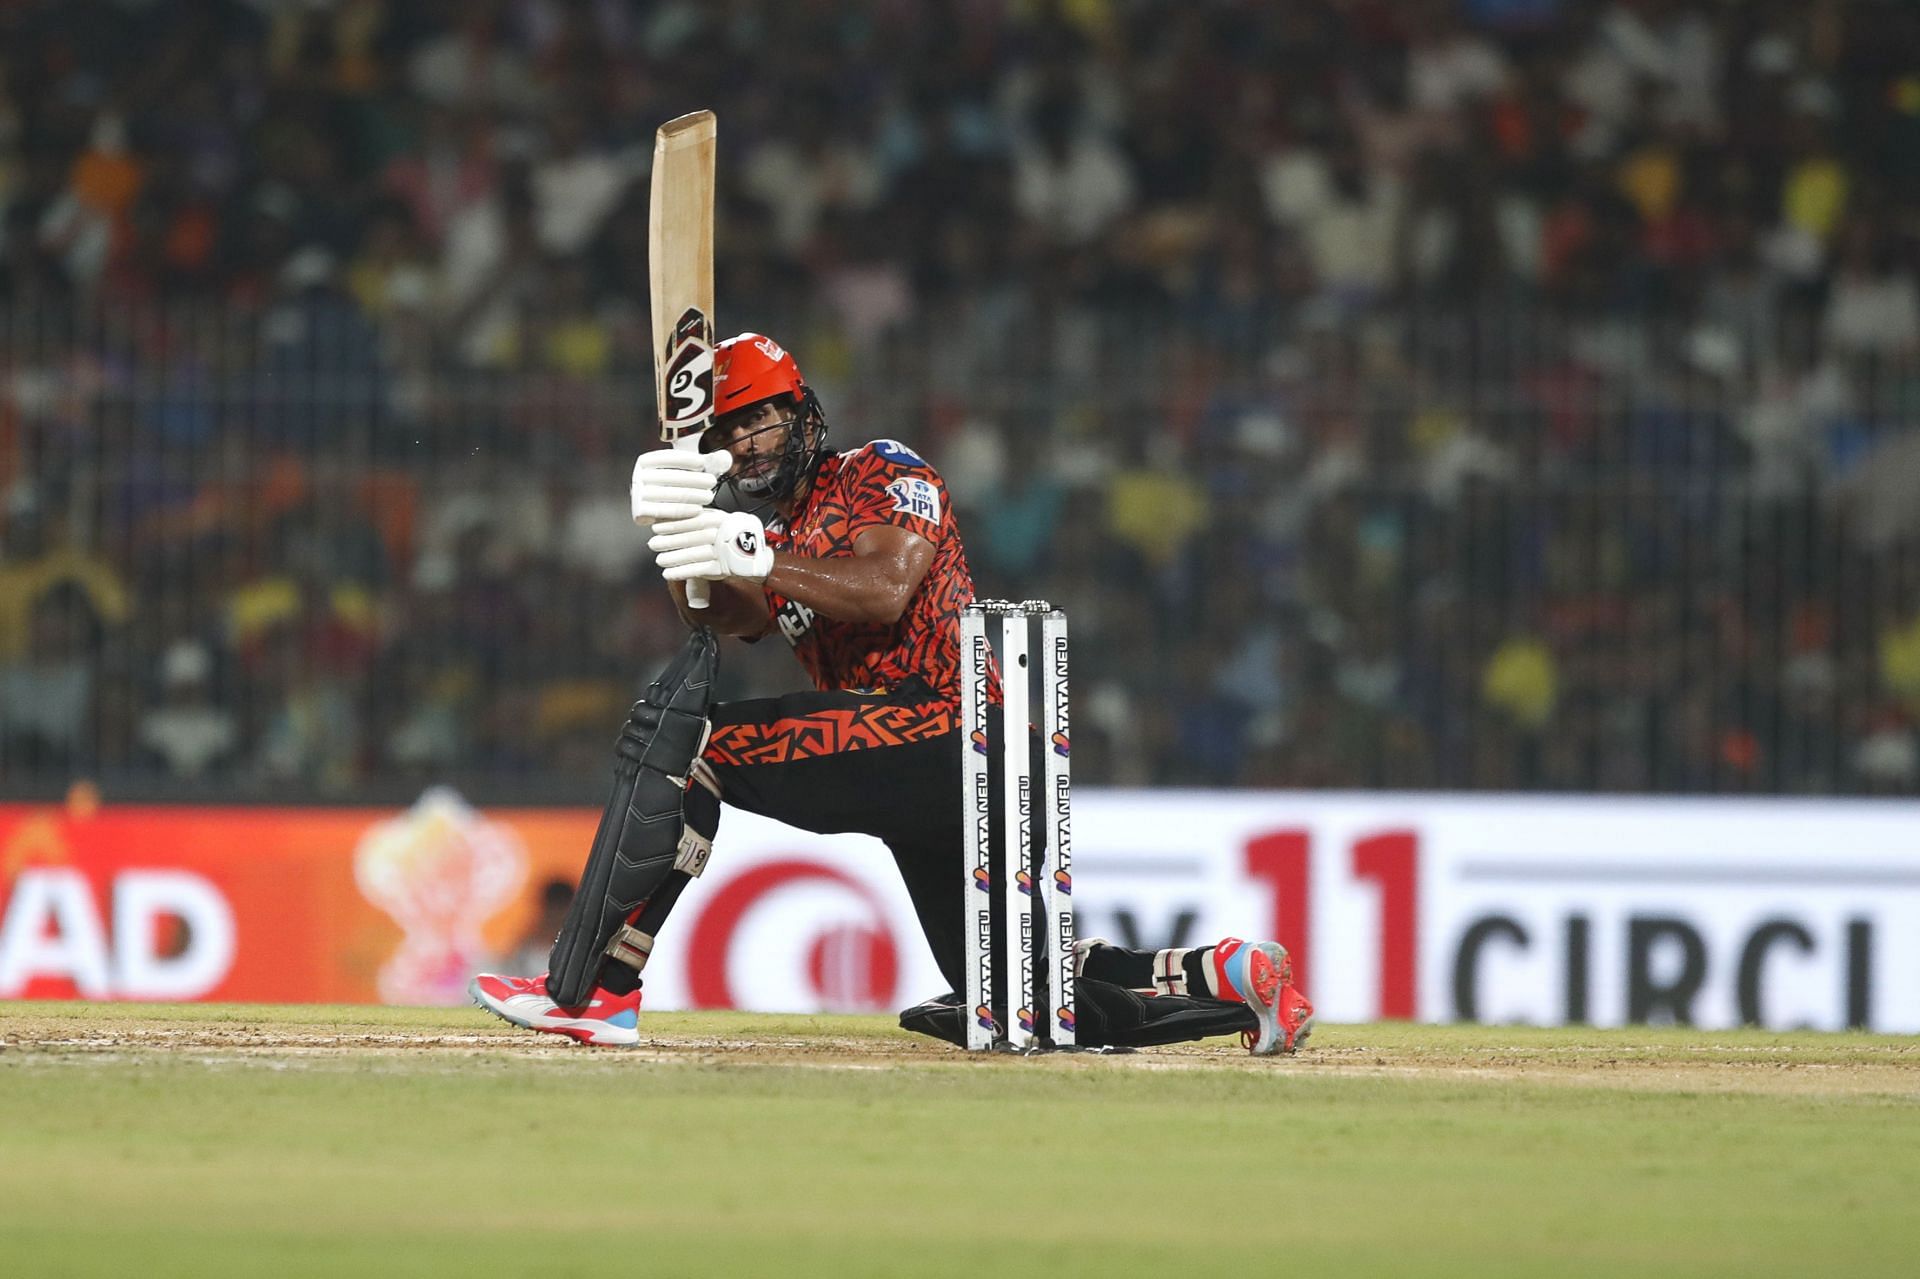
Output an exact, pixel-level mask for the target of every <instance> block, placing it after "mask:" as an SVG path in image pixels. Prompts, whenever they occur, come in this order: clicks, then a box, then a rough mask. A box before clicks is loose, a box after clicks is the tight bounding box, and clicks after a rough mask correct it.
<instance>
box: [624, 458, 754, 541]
mask: <svg viewBox="0 0 1920 1279" xmlns="http://www.w3.org/2000/svg"><path fill="white" fill-rule="evenodd" d="M732 465H733V458H732V457H731V456H730V455H728V454H726V453H695V452H694V451H693V450H691V449H654V450H653V451H652V452H650V453H642V454H641V455H640V460H639V461H637V462H635V463H634V464H633V522H634V523H635V524H639V525H642V526H644V525H648V524H657V523H662V522H664V521H668V520H684V519H690V518H692V517H693V516H695V515H698V514H700V512H702V511H704V510H706V509H707V507H708V506H709V505H710V504H711V503H712V501H713V490H714V488H715V486H717V485H718V484H719V483H720V477H721V476H723V475H725V474H726V473H727V470H728V468H729V467H731V466H732Z"/></svg>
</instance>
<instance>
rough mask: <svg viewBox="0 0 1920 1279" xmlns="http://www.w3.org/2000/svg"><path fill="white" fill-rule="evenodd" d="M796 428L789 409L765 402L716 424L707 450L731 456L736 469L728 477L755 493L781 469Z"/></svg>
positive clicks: (779, 404) (771, 402) (730, 471)
mask: <svg viewBox="0 0 1920 1279" xmlns="http://www.w3.org/2000/svg"><path fill="white" fill-rule="evenodd" d="M793 426H794V421H793V410H792V409H791V408H790V407H789V406H787V405H786V404H783V403H781V402H780V401H778V400H762V401H761V402H760V403H758V404H755V405H751V406H749V407H747V408H744V409H740V410H738V411H737V412H734V413H729V414H727V415H726V416H725V417H723V418H721V419H720V420H719V421H717V422H715V423H714V425H713V430H712V432H711V433H710V436H709V439H708V441H707V446H708V447H709V448H722V449H725V450H726V451H727V452H728V453H730V454H732V455H733V468H732V469H731V470H729V471H728V472H727V475H728V477H729V478H730V479H733V480H735V481H737V482H739V484H740V485H741V487H742V488H746V489H749V490H752V489H754V488H756V487H761V486H764V485H765V484H766V483H767V481H768V480H770V479H771V478H772V477H773V473H774V471H776V470H777V469H779V466H780V459H781V456H782V454H783V452H784V451H785V449H786V447H787V436H788V434H789V433H790V432H791V431H792V430H793Z"/></svg>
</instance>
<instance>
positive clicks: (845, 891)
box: [686, 857, 900, 1012]
mask: <svg viewBox="0 0 1920 1279" xmlns="http://www.w3.org/2000/svg"><path fill="white" fill-rule="evenodd" d="M736 958H738V959H740V960H742V961H747V962H751V963H752V964H753V966H754V968H755V970H756V971H759V972H761V973H764V974H774V975H784V976H786V977H787V979H788V980H793V979H796V978H797V980H798V981H799V982H800V983H801V985H800V987H799V989H798V990H795V989H794V988H792V987H788V989H787V991H786V992H785V998H784V999H783V998H782V992H780V991H778V990H774V991H772V992H758V993H752V994H749V993H748V992H746V991H743V990H738V989H736V988H735V985H734V983H733V980H732V977H731V974H730V970H731V969H732V968H733V966H734V960H735V959H736ZM744 966H745V964H744V963H743V967H744ZM686 973H687V998H688V1002H689V1004H690V1005H691V1006H692V1007H694V1008H740V1007H755V1008H759V1007H763V1006H765V1005H766V1004H767V1003H768V1002H769V995H770V996H771V1002H774V1003H784V1002H789V1001H792V1000H798V1001H800V1002H810V1003H811V1005H812V1006H813V1007H815V1008H822V1009H826V1010H828V1011H833V1012H878V1011H888V1010H891V1009H892V1008H893V1007H894V1006H895V1004H896V1002H897V996H898V993H899V985H900V948H899V943H898V941H897V940H896V939H895V937H894V935H893V929H892V926H891V925H890V924H889V922H888V913H887V911H886V909H885V907H884V906H883V904H882V903H881V901H880V898H879V897H878V895H877V894H875V892H874V890H873V888H872V887H871V886H870V885H868V884H865V883H863V882H861V881H860V880H859V879H858V878H856V877H854V876H853V875H850V874H848V873H846V872H845V871H843V870H840V869H838V868H836V867H833V866H829V865H826V864H825V863H823V862H819V861H814V860H811V859H809V858H804V857H786V858H780V859H776V860H774V861H768V862H762V863H760V864H759V865H756V866H753V867H750V868H749V869H747V870H744V871H742V872H741V873H740V874H738V875H736V876H734V877H733V878H732V879H729V880H727V881H726V882H725V883H723V884H720V885H719V886H718V888H717V891H715V892H714V893H713V895H712V897H711V898H710V899H709V900H708V901H707V903H706V906H705V909H703V910H702V911H701V913H700V917H699V919H697V920H696V921H694V924H693V928H692V930H691V932H690V934H689V936H688V940H687V959H686ZM743 994H746V995H747V996H748V997H747V998H744V999H743V998H742V997H741V996H742V995H743Z"/></svg>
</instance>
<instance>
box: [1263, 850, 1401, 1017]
mask: <svg viewBox="0 0 1920 1279" xmlns="http://www.w3.org/2000/svg"><path fill="white" fill-rule="evenodd" d="M1347 854H1348V856H1347V873H1348V874H1350V875H1352V876H1353V878H1354V879H1355V880H1356V881H1360V882H1363V883H1370V884H1372V885H1373V886H1374V887H1375V888H1377V889H1378V890H1379V903H1380V905H1379V910H1380V917H1379V927H1378V928H1377V929H1376V931H1375V935H1376V936H1377V937H1378V938H1379V939H1380V940H1379V944H1380V955H1379V964H1380V967H1379V973H1380V979H1379V981H1380V984H1379V990H1378V1000H1377V1004H1376V1007H1375V1009H1374V1016H1376V1017H1378V1018H1381V1019H1382V1020H1396V1021H1411V1020H1413V1019H1414V1018H1415V1017H1416V1016H1418V1005H1419V976H1420V973H1419V966H1420V840H1419V837H1418V836H1417V835H1416V834H1415V833H1414V832H1413V831H1410V830H1389V831H1382V832H1380V833H1378V834H1374V835H1367V836H1363V837H1361V838H1359V839H1356V840H1354V841H1353V842H1352V843H1351V844H1350V845H1349V846H1348V849H1347ZM1246 867H1247V876H1248V878H1250V879H1256V880H1260V881H1261V882H1263V883H1265V884H1266V885H1267V886H1268V888H1269V890H1270V891H1271V892H1272V894H1273V922H1274V932H1275V935H1276V936H1278V937H1279V938H1281V939H1282V940H1283V941H1284V942H1285V943H1286V947H1287V954H1288V956H1289V957H1290V958H1291V959H1292V960H1293V980H1294V983H1295V984H1296V985H1298V986H1299V987H1300V989H1302V990H1306V991H1311V990H1312V989H1313V984H1312V983H1313V836H1312V834H1311V833H1309V832H1307V831H1304V830H1283V831H1272V832H1269V833H1267V834H1264V835H1258V836H1256V837H1254V838H1253V839H1251V840H1249V841H1247V846H1246Z"/></svg>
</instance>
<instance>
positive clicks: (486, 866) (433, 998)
mask: <svg viewBox="0 0 1920 1279" xmlns="http://www.w3.org/2000/svg"><path fill="white" fill-rule="evenodd" d="M353 869H354V878H355V880H356V881H357V882H358V883H359V885H360V891H361V893H362V894H364V895H365V896H366V899H367V900H368V901H370V902H372V903H373V904H374V905H376V906H378V907H379V908H380V909H381V910H383V911H385V912H386V913H387V914H389V915H391V916H393V918H394V921H395V922H396V923H398V924H399V925H400V928H401V932H402V934H403V935H402V937H401V939H400V947H399V949H398V950H396V951H395V952H394V953H393V955H392V957H391V958H389V959H388V960H387V962H386V963H385V964H383V965H381V968H380V975H379V979H378V986H379V991H380V997H381V998H382V999H384V1000H386V1001H387V1002H388V1003H390V1004H457V1003H460V1002H462V1001H463V1000H464V998H465V993H464V992H465V989H466V982H467V978H468V977H469V976H471V975H472V973H473V970H474V969H476V968H478V967H481V966H482V965H484V964H485V962H486V961H487V960H488V959H489V958H490V956H489V954H488V951H487V947H486V944H485V942H484V941H482V939H481V936H480V925H481V923H482V922H483V921H485V920H486V919H488V918H489V917H491V916H492V915H493V914H494V912H495V911H497V910H499V909H500V907H502V906H504V905H506V904H507V902H508V901H509V900H511V899H512V897H513V895H514V893H515V892H516V891H517V890H518V889H519V887H520V883H521V881H522V880H523V879H525V878H526V873H527V855H526V851H525V850H524V849H523V848H522V847H521V846H520V842H519V840H518V839H516V838H515V837H514V835H513V832H512V831H511V830H509V829H508V828H507V827H505V826H503V825H500V824H499V823H497V822H490V821H488V820H487V819H486V818H484V817H482V816H481V815H480V814H479V813H477V812H475V811H474V810H473V809H472V808H471V807H469V806H468V805H467V803H466V802H465V801H464V800H462V799H461V798H460V796H458V795H457V794H455V793H454V792H453V791H451V790H448V789H446V788H444V787H436V788H434V789H432V790H429V791H428V792H427V793H426V794H424V795H422V796H421V797H420V799H419V801H418V802H417V803H416V804H414V806H413V807H412V808H411V809H409V810H408V811H407V812H405V813H403V814H401V815H400V816H399V817H396V818H393V819H392V820H390V821H384V822H381V823H380V824H378V825H377V826H375V827H373V828H372V829H371V830H369V831H368V832H367V833H366V835H365V836H364V837H363V838H362V839H361V840H360V846H359V848H357V849H356V850H355V851H354V856H353Z"/></svg>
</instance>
